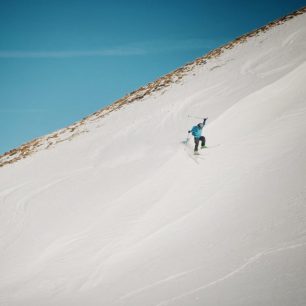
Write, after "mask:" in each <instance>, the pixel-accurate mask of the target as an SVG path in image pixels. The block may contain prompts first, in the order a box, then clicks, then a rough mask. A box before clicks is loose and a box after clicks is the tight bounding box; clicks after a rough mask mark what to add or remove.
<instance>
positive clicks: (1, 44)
mask: <svg viewBox="0 0 306 306" xmlns="http://www.w3.org/2000/svg"><path fill="white" fill-rule="evenodd" d="M305 5H306V1H305V0H304V1H301V0H265V1H262V0H257V1H246V0H236V1H235V0H232V1H228V0H219V1H215V0H202V1H200V0H189V1H187V0H185V1H179V0H177V1H167V0H163V1H162V0H142V1H133V0H113V1H111V0H110V1H106V0H105V1H104V0H100V1H98V0H0V37H1V39H0V154H2V153H4V152H5V151H8V150H10V149H12V148H14V147H16V146H19V145H20V144H22V143H24V142H27V141H29V140H31V139H33V138H35V137H38V136H41V135H44V134H46V133H49V132H52V131H54V130H56V129H59V128H62V127H65V126H67V125H69V124H71V123H73V122H75V121H77V120H79V119H81V118H83V117H85V116H86V115H89V114H90V113H92V112H95V111H96V110H98V109H100V108H102V107H104V106H105V105H108V104H110V103H112V102H114V101H115V100H116V99H118V98H120V97H122V96H123V95H125V94H126V93H128V92H130V91H132V90H135V89H137V88H138V87H140V86H143V85H145V84H147V83H148V82H151V81H153V80H155V79H156V78H158V77H160V76H162V75H164V74H165V73H167V72H170V71H171V70H173V69H175V68H177V67H180V66H181V65H183V64H185V63H186V62H189V61H192V60H194V59H195V58H196V57H199V56H202V55H203V54H205V53H207V52H208V51H209V50H211V49H214V48H216V47H218V46H219V45H221V44H224V43H226V42H228V41H230V40H232V39H233V38H235V37H237V36H239V35H242V34H244V33H246V32H249V31H251V30H253V29H256V28H258V27H260V26H262V25H265V24H266V23H268V22H270V21H272V20H274V19H276V18H278V17H281V16H283V15H286V14H288V13H290V12H292V11H294V10H296V9H298V8H301V7H303V6H305Z"/></svg>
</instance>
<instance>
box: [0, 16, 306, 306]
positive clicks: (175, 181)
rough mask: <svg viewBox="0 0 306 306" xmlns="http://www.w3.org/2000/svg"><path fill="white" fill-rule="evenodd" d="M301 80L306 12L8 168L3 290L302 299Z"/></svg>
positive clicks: (305, 169) (115, 296)
mask: <svg viewBox="0 0 306 306" xmlns="http://www.w3.org/2000/svg"><path fill="white" fill-rule="evenodd" d="M305 80H306V14H303V15H300V16H297V17H295V18H294V19H292V20H290V21H287V22H286V23H285V24H282V25H279V26H277V27H274V28H272V29H270V30H269V31H268V32H265V33H261V34H260V35H258V36H255V37H253V38H251V39H249V40H248V41H247V42H246V43H243V44H240V45H237V46H236V47H235V48H233V49H230V50H227V51H226V52H225V53H223V54H222V55H221V56H220V57H218V58H216V59H211V60H209V61H208V62H207V64H205V65H201V66H198V67H196V68H195V69H194V70H193V71H192V72H190V73H189V75H187V76H186V77H184V78H183V81H182V82H181V83H178V84H172V85H171V86H170V87H169V88H167V89H166V90H164V91H162V92H157V93H154V94H152V95H151V96H147V97H145V98H143V99H142V100H140V101H137V102H134V103H132V104H130V105H127V106H125V107H123V108H122V109H120V110H119V111H116V112H113V113H111V114H110V115H108V116H106V117H104V118H100V119H99V120H97V121H92V122H90V123H89V122H88V123H87V126H86V129H87V130H88V131H89V132H88V133H84V134H82V135H80V136H79V137H75V138H74V139H73V140H71V141H64V142H61V143H59V144H57V145H55V147H54V148H51V149H48V150H41V151H39V152H37V153H35V154H33V155H32V156H30V157H28V158H26V159H24V160H21V161H18V162H16V163H14V164H11V165H6V166H4V167H3V168H1V169H0V305H10V306H11V305H14V306H15V305H27V306H34V305H35V306H41V305H50V306H51V305H52V306H55V305H56V306H67V305H73V306H75V305H76V306H78V305H79V306H81V305H82V306H84V305H86V306H88V305H95V306H96V305H103V306H104V305H105V306H119V305H124V306H162V305H169V306H170V305H176V306H200V305H201V306H203V305H209V306H211V305H212V306H214V305H215V306H217V305H218V306H220V305H233V306H237V305H241V306H242V305H243V306H245V305H254V306H255V305H256V306H258V305H278V306H279V305H288V306H291V305H295V306H296V305H305V300H306V290H305V288H306V153H305V152H306V141H305V139H306V120H305V118H306V86H305V84H306V83H305ZM192 116H195V117H197V116H199V117H206V116H208V117H209V119H208V121H207V123H208V124H207V126H206V127H205V128H204V135H205V136H206V138H207V145H208V146H209V147H210V148H208V149H207V150H204V151H202V152H201V156H200V157H199V158H198V159H195V158H194V157H193V156H192V150H193V143H192V141H190V142H189V144H188V145H187V146H185V145H184V144H182V141H183V140H184V139H185V138H186V137H187V131H188V130H189V129H190V128H191V127H192V125H194V124H196V123H198V122H199V121H201V120H200V119H195V118H193V117H192ZM191 157H192V158H191Z"/></svg>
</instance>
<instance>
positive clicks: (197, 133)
mask: <svg viewBox="0 0 306 306" xmlns="http://www.w3.org/2000/svg"><path fill="white" fill-rule="evenodd" d="M206 120H207V118H204V119H203V122H201V123H199V124H198V125H195V126H193V127H192V129H191V130H190V131H188V133H191V134H192V136H193V137H194V144H195V145H194V154H199V152H198V148H199V143H200V141H201V149H203V148H205V147H206V146H205V142H206V139H205V137H204V136H202V129H203V127H204V125H205V123H206Z"/></svg>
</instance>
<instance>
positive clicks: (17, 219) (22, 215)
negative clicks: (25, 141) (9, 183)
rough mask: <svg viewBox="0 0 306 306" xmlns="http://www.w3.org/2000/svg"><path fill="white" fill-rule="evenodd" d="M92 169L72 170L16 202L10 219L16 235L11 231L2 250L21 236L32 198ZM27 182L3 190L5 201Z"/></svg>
mask: <svg viewBox="0 0 306 306" xmlns="http://www.w3.org/2000/svg"><path fill="white" fill-rule="evenodd" d="M90 169H92V167H84V168H80V169H77V170H75V171H72V172H71V173H69V174H68V175H65V176H62V177H59V178H56V179H53V180H51V181H50V182H49V183H47V184H45V185H42V187H39V188H37V189H35V190H34V191H32V192H30V193H29V194H27V195H26V196H25V197H23V198H21V199H20V200H19V201H18V202H17V203H16V206H15V208H14V214H12V217H11V218H10V220H9V224H14V235H12V233H11V238H10V242H9V243H4V245H2V250H1V251H5V250H6V249H8V248H9V247H11V246H12V245H14V244H15V243H16V242H17V241H18V239H19V238H20V235H21V233H22V230H23V228H24V226H25V220H26V210H27V206H28V204H29V202H30V201H31V199H33V198H34V197H36V196H38V195H39V194H41V193H42V192H44V191H47V190H48V189H50V188H52V187H54V186H55V185H57V184H60V183H62V182H64V181H67V180H69V179H70V178H75V175H76V174H78V173H82V172H84V171H87V170H90ZM26 184H27V183H23V184H20V185H18V186H16V187H13V188H10V189H7V190H4V191H2V192H1V194H2V195H5V198H4V199H3V201H5V200H6V198H7V197H8V196H9V195H10V194H13V193H14V192H16V190H18V189H20V188H22V187H24V186H25V185H26ZM3 237H5V235H4V234H3V235H2V238H3Z"/></svg>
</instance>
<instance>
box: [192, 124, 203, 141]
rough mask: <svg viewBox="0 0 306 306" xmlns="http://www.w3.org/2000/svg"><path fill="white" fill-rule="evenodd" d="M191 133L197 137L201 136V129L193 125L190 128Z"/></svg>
mask: <svg viewBox="0 0 306 306" xmlns="http://www.w3.org/2000/svg"><path fill="white" fill-rule="evenodd" d="M191 133H192V135H193V136H194V137H196V138H199V137H201V136H202V129H201V128H199V127H198V126H197V125H195V126H194V127H193V128H192V129H191Z"/></svg>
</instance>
